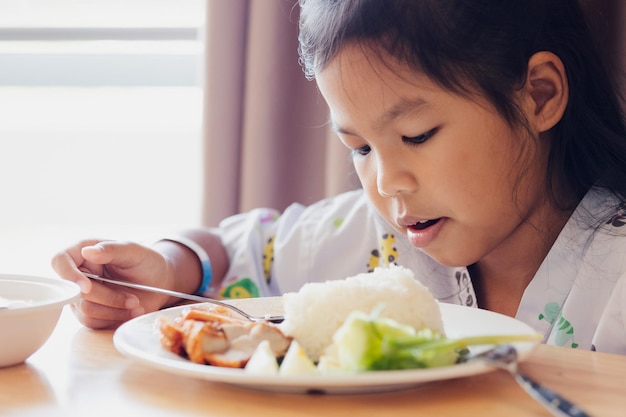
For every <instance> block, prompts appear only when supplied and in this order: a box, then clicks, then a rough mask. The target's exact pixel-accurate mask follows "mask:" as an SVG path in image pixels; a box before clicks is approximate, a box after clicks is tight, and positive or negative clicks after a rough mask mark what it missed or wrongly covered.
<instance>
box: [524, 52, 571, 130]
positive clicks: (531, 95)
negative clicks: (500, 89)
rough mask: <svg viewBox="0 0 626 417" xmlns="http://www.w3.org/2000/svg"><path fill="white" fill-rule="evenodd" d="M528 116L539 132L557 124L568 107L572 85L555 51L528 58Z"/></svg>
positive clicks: (526, 101) (539, 53)
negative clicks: (568, 81) (570, 85)
mask: <svg viewBox="0 0 626 417" xmlns="http://www.w3.org/2000/svg"><path fill="white" fill-rule="evenodd" d="M523 90H524V93H525V94H524V96H525V97H526V100H524V103H525V109H526V116H527V117H528V120H529V121H530V122H531V125H532V126H534V128H535V129H537V131H538V132H545V131H547V130H549V129H551V128H552V127H553V126H554V125H556V124H557V123H558V122H559V120H561V117H562V116H563V112H564V111H565V108H566V107H567V101H568V99H569V87H568V84H567V74H566V73H565V66H564V65H563V62H562V61H561V59H560V58H559V57H558V56H556V55H555V54H553V53H552V52H545V51H542V52H537V53H535V54H534V55H533V56H531V57H530V59H529V60H528V74H527V79H526V84H525V86H524V89H523Z"/></svg>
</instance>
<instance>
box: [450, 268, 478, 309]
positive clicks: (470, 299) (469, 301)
mask: <svg viewBox="0 0 626 417" xmlns="http://www.w3.org/2000/svg"><path fill="white" fill-rule="evenodd" d="M454 277H455V278H456V283H457V284H458V285H459V292H458V300H459V303H460V304H462V305H466V306H468V307H471V306H473V305H474V296H473V295H472V286H471V285H470V284H471V280H470V276H469V273H468V272H467V269H460V270H458V271H456V272H455V273H454Z"/></svg>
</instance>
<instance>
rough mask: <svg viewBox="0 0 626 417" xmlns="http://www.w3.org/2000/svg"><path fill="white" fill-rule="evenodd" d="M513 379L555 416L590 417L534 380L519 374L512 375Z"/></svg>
mask: <svg viewBox="0 0 626 417" xmlns="http://www.w3.org/2000/svg"><path fill="white" fill-rule="evenodd" d="M514 376H515V379H516V380H517V382H518V383H519V384H520V385H521V387H522V388H524V390H526V392H527V393H529V394H530V396H531V397H533V398H535V399H536V400H537V401H539V402H540V403H542V404H543V405H544V406H546V407H547V408H548V409H549V410H550V411H552V413H553V414H554V415H556V416H561V417H590V416H589V414H587V413H586V412H585V411H584V410H581V409H580V407H578V406H577V405H575V404H573V403H572V402H571V401H569V400H567V399H566V398H563V397H562V396H561V395H559V394H557V393H556V392H554V391H552V390H551V389H549V388H546V387H545V386H543V385H541V384H539V383H538V382H537V381H535V380H534V379H532V378H530V377H528V376H526V375H523V374H520V373H519V372H516V373H514Z"/></svg>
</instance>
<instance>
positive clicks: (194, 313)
mask: <svg viewBox="0 0 626 417" xmlns="http://www.w3.org/2000/svg"><path fill="white" fill-rule="evenodd" d="M159 329H160V330H161V345H162V346H163V347H164V348H166V349H168V350H169V351H171V352H174V353H175V354H177V355H180V356H185V357H188V358H189V360H190V361H192V362H195V363H201V364H209V365H215V366H222V367H229V368H243V367H244V366H246V363H248V360H250V357H251V356H252V354H253V353H254V351H255V350H256V348H257V346H258V345H259V343H261V342H262V341H263V340H267V341H269V343H270V347H271V348H272V351H273V352H274V354H275V356H276V357H282V356H284V355H285V352H287V348H288V347H289V344H290V343H291V338H290V337H287V336H285V335H284V334H283V333H282V332H281V331H280V329H278V327H277V326H276V325H274V324H272V323H268V322H251V321H248V320H245V319H242V318H240V317H238V316H234V315H233V314H232V313H231V312H230V311H229V310H228V309H226V308H224V307H220V306H217V307H211V308H209V309H205V308H199V307H192V308H190V309H189V310H185V311H184V312H183V313H182V314H181V315H180V316H179V317H177V318H176V319H174V320H170V319H165V318H161V319H160V322H159Z"/></svg>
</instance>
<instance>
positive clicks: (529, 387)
mask: <svg viewBox="0 0 626 417" xmlns="http://www.w3.org/2000/svg"><path fill="white" fill-rule="evenodd" d="M472 359H482V360H485V361H486V362H487V363H488V364H490V365H492V366H495V367H497V368H500V369H504V370H505V371H508V372H509V373H510V374H511V375H513V377H514V378H515V380H516V381H517V383H518V384H519V385H520V386H521V387H522V388H523V389H524V390H525V391H526V392H527V393H528V394H530V396H531V397H533V398H534V399H535V400H537V401H538V402H539V403H541V404H542V405H543V406H545V407H546V408H547V409H548V410H550V412H552V414H554V415H555V416H558V417H590V416H589V414H587V413H586V412H585V411H584V410H582V409H581V408H580V407H578V406H577V405H575V404H574V403H572V402H571V401H569V400H567V399H565V398H564V397H563V396H561V395H559V394H557V393H556V392H554V391H552V390H551V389H549V388H546V387H545V386H543V385H541V384H539V383H538V382H537V381H535V380H533V379H531V378H530V377H529V376H527V375H524V374H521V373H520V372H519V371H518V370H517V350H516V349H515V347H513V346H511V345H507V344H504V345H498V346H496V347H494V348H493V349H489V350H487V351H486V352H483V353H480V354H478V355H476V356H473V357H470V358H468V359H467V360H472Z"/></svg>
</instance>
